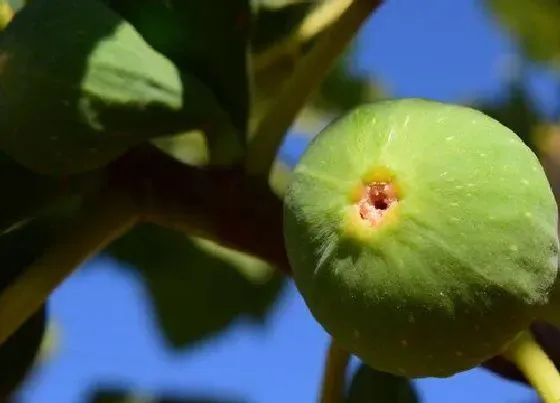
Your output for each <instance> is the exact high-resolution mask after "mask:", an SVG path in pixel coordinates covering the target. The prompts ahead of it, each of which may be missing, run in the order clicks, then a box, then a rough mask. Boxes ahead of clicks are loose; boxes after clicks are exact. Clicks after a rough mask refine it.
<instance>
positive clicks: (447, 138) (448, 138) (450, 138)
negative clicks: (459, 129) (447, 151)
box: [445, 136, 455, 141]
mask: <svg viewBox="0 0 560 403" xmlns="http://www.w3.org/2000/svg"><path fill="white" fill-rule="evenodd" d="M454 138H455V137H454V136H449V137H446V138H445V139H446V140H447V141H450V140H453V139H454Z"/></svg>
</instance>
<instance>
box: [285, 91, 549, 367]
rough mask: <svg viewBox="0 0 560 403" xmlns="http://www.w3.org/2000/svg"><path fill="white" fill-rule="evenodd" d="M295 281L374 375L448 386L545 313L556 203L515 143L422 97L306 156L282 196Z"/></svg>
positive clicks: (364, 116)
mask: <svg viewBox="0 0 560 403" xmlns="http://www.w3.org/2000/svg"><path fill="white" fill-rule="evenodd" d="M284 208H285V210H284V235H285V244H286V249H287V253H288V258H289V261H290V265H291V266H292V269H293V274H294V281H295V283H296V286H297V287H298V289H299V291H300V293H301V295H302V297H303V299H304V301H305V303H306V304H307V307H308V308H309V310H310V312H311V313H312V315H313V316H314V317H315V319H316V320H317V321H318V322H319V323H320V324H321V325H322V326H323V328H324V329H325V330H326V331H327V332H328V333H330V334H331V335H332V336H333V337H334V338H335V339H336V340H337V341H338V342H339V343H340V344H341V345H342V346H344V347H345V348H347V349H348V350H349V351H350V352H352V353H353V354H355V355H356V356H358V357H359V358H361V359H362V360H363V361H364V362H365V363H366V364H368V365H369V366H371V367H372V368H374V369H376V370H381V371H385V372H389V373H393V374H396V375H400V376H408V377H428V376H429V377H447V376H451V375H453V374H455V373H457V372H459V371H463V370H467V369H469V368H472V367H474V366H477V365H479V364H480V363H482V362H483V361H485V360H486V359H488V358H490V357H493V356H495V355H496V354H497V353H499V352H500V351H502V350H503V349H505V348H506V347H507V345H508V344H509V343H510V342H511V341H512V340H513V339H514V338H515V337H516V336H517V335H518V334H519V333H520V332H522V331H524V330H525V329H527V328H529V326H530V324H531V323H532V322H533V321H534V320H536V319H537V318H540V317H542V316H543V315H544V313H545V312H547V309H548V307H547V304H548V303H549V296H550V294H551V293H552V291H553V288H554V283H555V281H556V277H557V262H558V248H559V242H558V234H557V222H558V216H557V205H556V201H555V198H554V195H553V193H552V190H551V187H550V185H549V182H548V180H547V177H546V175H545V173H544V170H543V168H542V166H541V164H540V163H539V161H538V159H537V157H536V156H535V155H534V154H533V152H532V151H531V150H530V149H529V148H528V147H527V146H526V145H525V144H524V143H523V142H522V141H521V139H520V138H519V137H517V136H516V134H515V133H514V132H512V131H511V130H510V129H508V128H507V127H505V126H504V125H502V124H500V123H499V122H498V121H496V120H495V119H492V118H490V117H489V116H487V115H485V114H483V113H482V112H479V111H477V110H475V109H472V108H469V107H465V106H460V105H450V104H445V103H441V102H437V101H432V100H425V99H419V98H412V99H397V100H389V101H383V102H378V103H374V104H366V105H362V106H359V107H357V108H355V109H353V110H351V111H350V112H348V113H347V114H345V115H344V116H342V117H340V118H338V119H337V120H335V121H334V122H332V123H331V124H330V125H329V126H327V127H326V128H325V129H324V130H323V131H322V132H321V133H319V134H318V135H317V137H316V138H315V139H313V141H312V142H311V143H310V145H309V146H308V147H307V149H306V150H305V152H304V154H303V156H302V157H301V159H300V160H299V162H298V164H297V165H296V167H295V169H294V172H293V178H292V179H291V183H290V185H289V187H288V190H287V192H286V195H285V207H284Z"/></svg>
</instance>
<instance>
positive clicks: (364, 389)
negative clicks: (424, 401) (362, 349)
mask: <svg viewBox="0 0 560 403" xmlns="http://www.w3.org/2000/svg"><path fill="white" fill-rule="evenodd" d="M419 401H420V398H419V396H418V394H417V392H416V390H415V388H414V385H413V384H412V383H411V382H410V380H408V379H406V378H401V377H398V376H395V375H391V374H389V373H385V372H380V371H376V370H374V369H372V368H370V367H369V366H367V365H365V364H361V365H360V367H359V368H358V370H357V371H356V373H355V374H354V377H353V378H352V382H351V384H350V389H349V391H348V396H347V398H346V400H345V403H370V402H375V403H417V402H419Z"/></svg>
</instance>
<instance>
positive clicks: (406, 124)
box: [403, 116, 410, 127]
mask: <svg viewBox="0 0 560 403" xmlns="http://www.w3.org/2000/svg"><path fill="white" fill-rule="evenodd" d="M409 120H410V116H407V117H406V118H405V119H404V123H403V127H406V126H408V122H409Z"/></svg>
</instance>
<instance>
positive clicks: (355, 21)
mask: <svg viewBox="0 0 560 403" xmlns="http://www.w3.org/2000/svg"><path fill="white" fill-rule="evenodd" d="M381 3H382V0H352V2H351V4H350V5H349V6H348V7H347V8H346V9H345V10H344V12H343V13H342V14H341V15H340V18H339V19H338V20H337V21H336V22H334V23H333V24H332V25H331V26H330V27H329V28H328V29H327V30H326V32H325V33H324V35H323V36H322V37H321V38H320V39H319V40H318V42H317V44H316V45H315V46H314V47H313V48H312V49H311V51H310V52H309V53H308V54H307V55H306V56H304V57H303V58H302V60H301V61H300V62H299V67H298V68H297V69H296V71H295V72H294V74H293V75H292V77H290V79H288V80H287V82H286V83H285V85H284V86H283V88H282V90H281V91H280V93H279V95H278V97H277V98H276V99H275V100H274V102H272V104H271V105H270V107H269V109H268V110H267V112H266V113H265V115H264V117H263V118H262V119H261V121H260V122H258V124H257V126H256V128H255V130H254V132H253V133H252V135H251V136H250V139H249V144H248V150H247V158H246V162H245V169H246V171H247V172H248V173H249V174H252V175H255V176H261V175H262V176H266V177H267V178H268V175H269V172H270V169H271V166H272V165H273V163H274V160H275V158H276V153H277V150H278V148H279V147H280V145H281V144H282V141H283V139H284V136H285V134H286V132H287V131H288V129H289V128H290V126H291V125H292V124H293V122H294V120H295V118H296V116H297V115H298V113H299V111H300V110H301V109H302V108H303V106H304V105H305V103H306V102H307V99H308V98H309V96H310V95H311V94H312V93H313V91H315V89H316V88H317V87H319V85H320V84H321V82H322V81H323V79H324V78H325V76H326V75H327V73H328V72H329V70H330V69H331V67H332V66H333V64H334V62H335V61H336V60H337V58H338V57H339V56H340V54H341V53H342V52H343V51H344V50H345V48H346V46H347V45H348V43H349V42H350V41H351V40H352V39H353V38H354V36H355V34H356V32H357V31H358V30H359V29H360V28H361V26H362V24H363V23H364V22H365V21H366V19H367V18H368V17H369V16H370V15H371V14H372V13H373V12H374V11H375V10H376V9H377V8H378V7H379V6H380V5H381Z"/></svg>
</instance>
